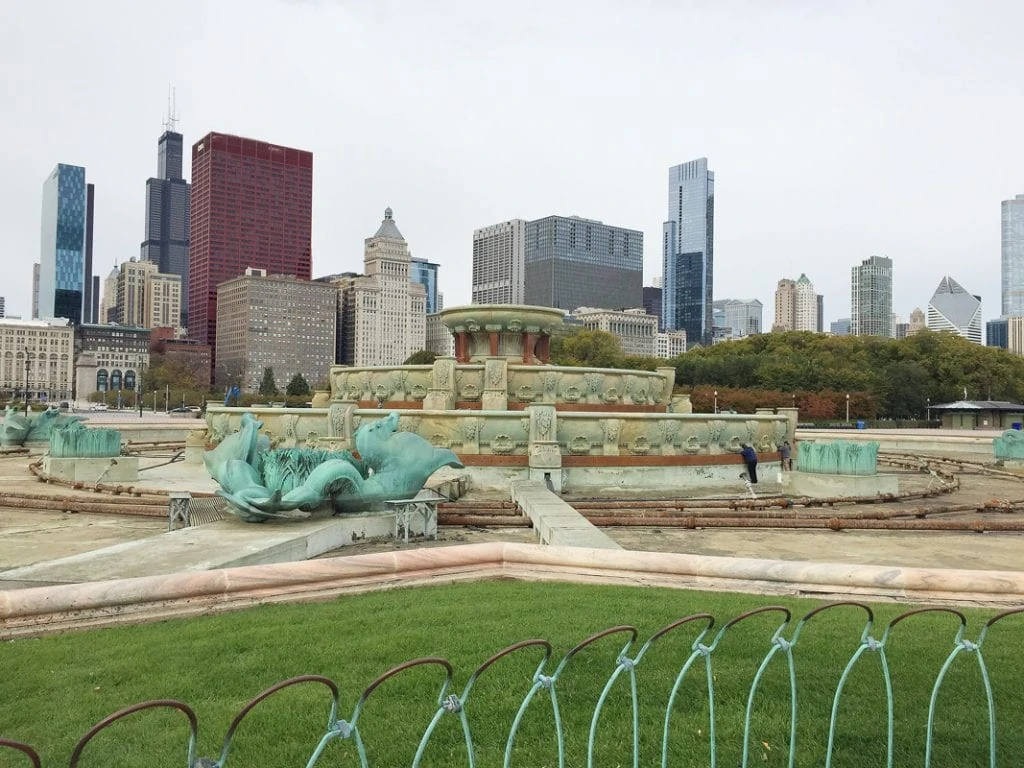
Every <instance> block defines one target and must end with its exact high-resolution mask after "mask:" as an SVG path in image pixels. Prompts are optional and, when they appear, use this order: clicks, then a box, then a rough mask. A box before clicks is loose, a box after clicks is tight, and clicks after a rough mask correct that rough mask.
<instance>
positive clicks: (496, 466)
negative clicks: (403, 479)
mask: <svg viewBox="0 0 1024 768" xmlns="http://www.w3.org/2000/svg"><path fill="white" fill-rule="evenodd" d="M562 317H563V313H562V311H561V310H557V309H551V308H547V307H532V306H521V305H471V306H465V307H456V308H452V309H447V310H444V311H443V312H442V313H441V319H442V322H444V324H445V325H446V326H447V328H448V329H449V330H450V331H451V332H452V334H453V336H454V337H455V352H456V354H455V355H454V356H452V357H440V358H438V359H437V360H435V361H434V363H433V364H432V365H391V366H375V367H350V366H344V365H335V366H332V367H331V369H330V385H331V392H330V400H329V404H328V405H327V407H325V408H250V409H246V408H235V407H225V406H222V405H219V404H217V403H212V402H211V403H210V404H209V405H208V406H207V412H206V423H207V434H206V442H207V444H208V445H210V446H215V445H217V444H219V443H220V442H221V441H222V440H224V439H225V438H227V437H228V436H229V435H231V434H233V433H234V432H237V431H238V430H239V429H240V427H241V418H242V415H243V414H244V413H246V412H250V413H251V414H252V417H253V418H255V419H256V420H258V421H260V422H262V424H263V427H262V430H263V431H262V432H261V434H262V435H263V436H265V438H266V440H267V442H268V444H269V446H270V447H272V448H296V447H304V448H312V449H325V450H332V451H342V450H348V451H356V452H358V449H357V446H356V434H357V432H358V430H359V428H360V427H361V426H364V425H367V424H372V423H374V422H377V421H379V420H380V419H383V418H394V419H395V429H396V430H397V432H399V433H401V432H409V433H412V434H415V435H419V436H420V437H422V438H424V439H425V440H426V441H428V442H429V443H430V444H431V445H432V446H434V447H435V448H447V449H450V450H451V451H453V452H454V453H455V454H456V455H457V456H458V459H459V461H460V462H461V463H462V464H464V465H465V470H464V471H465V472H466V473H468V475H469V477H470V481H471V484H472V485H473V487H475V488H484V489H493V490H505V491H507V490H508V488H509V483H510V481H512V480H516V479H527V478H528V479H535V480H541V481H545V482H547V483H549V484H550V486H551V487H552V488H553V489H554V490H556V491H572V492H585V493H611V492H615V491H623V490H630V491H634V490H645V491H652V492H657V491H660V492H668V491H678V489H679V488H680V487H683V486H685V487H687V488H688V489H691V490H696V489H707V490H715V489H722V488H734V487H735V486H736V484H737V477H738V475H739V471H740V468H741V466H740V457H739V451H740V448H741V446H742V444H743V443H750V444H751V445H753V446H754V447H755V448H756V450H757V452H758V454H759V455H760V456H761V461H762V465H766V466H765V470H766V471H771V470H772V463H773V462H774V463H777V462H778V454H777V451H778V446H779V445H781V444H782V442H783V441H784V440H789V441H790V442H793V440H794V431H795V427H796V409H791V408H780V409H778V411H779V412H778V413H776V412H775V411H774V410H773V409H758V411H757V412H756V413H754V414H720V413H717V414H694V413H692V412H691V411H692V408H691V407H690V403H689V396H688V395H673V385H674V382H675V369H673V368H671V367H663V368H658V369H657V370H656V371H642V370H619V369H608V368H574V367H566V366H556V365H551V364H549V363H548V360H549V352H550V338H551V335H552V333H553V332H555V331H556V330H557V329H558V328H559V327H560V326H561V324H562ZM389 414H394V415H393V416H389Z"/></svg>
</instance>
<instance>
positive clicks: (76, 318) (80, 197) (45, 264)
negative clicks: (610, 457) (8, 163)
mask: <svg viewBox="0 0 1024 768" xmlns="http://www.w3.org/2000/svg"><path fill="white" fill-rule="evenodd" d="M91 241H92V185H91V184H89V185H87V184H86V183H85V168H82V167H81V166H77V165H65V164H64V163H60V164H59V165H58V166H57V167H56V168H54V169H53V173H51V174H50V176H49V177H48V178H47V179H46V181H45V182H44V183H43V215H42V238H41V248H40V254H39V316H40V317H66V318H68V319H69V320H70V321H71V322H72V323H74V324H76V325H77V324H80V323H81V322H82V321H83V319H85V320H88V319H89V315H90V312H91V309H90V307H91V303H92V302H91V293H92V290H91V289H92V274H91V273H92V264H91V263H89V262H90V261H91V257H92V247H91V245H92V243H91Z"/></svg>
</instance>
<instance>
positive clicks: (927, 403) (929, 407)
mask: <svg viewBox="0 0 1024 768" xmlns="http://www.w3.org/2000/svg"><path fill="white" fill-rule="evenodd" d="M924 402H925V416H924V417H925V419H926V420H927V421H928V426H929V427H930V426H931V425H932V399H931V398H930V397H926V398H925V399H924Z"/></svg>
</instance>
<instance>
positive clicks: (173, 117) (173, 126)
mask: <svg viewBox="0 0 1024 768" xmlns="http://www.w3.org/2000/svg"><path fill="white" fill-rule="evenodd" d="M164 130H165V131H170V132H171V133H177V132H178V93H177V90H176V89H175V87H174V86H173V85H168V86H167V117H166V118H165V119H164Z"/></svg>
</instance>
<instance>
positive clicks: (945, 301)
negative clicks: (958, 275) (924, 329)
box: [928, 275, 981, 344]
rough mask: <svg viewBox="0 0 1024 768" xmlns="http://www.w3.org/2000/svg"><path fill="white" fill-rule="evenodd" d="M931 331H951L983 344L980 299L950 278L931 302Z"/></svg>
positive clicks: (940, 285)
mask: <svg viewBox="0 0 1024 768" xmlns="http://www.w3.org/2000/svg"><path fill="white" fill-rule="evenodd" d="M928 330H930V331H951V332H952V333H955V334H957V335H959V336H963V337H964V338H965V339H967V340H968V341H973V342H974V343H975V344H981V297H980V296H972V295H971V294H969V293H968V292H967V291H966V290H964V288H963V286H962V285H960V283H958V282H957V281H956V280H954V279H953V278H951V277H949V276H948V275H947V276H946V277H944V278H942V281H941V282H940V283H939V287H938V288H936V289H935V293H934V294H932V299H931V301H929V302H928Z"/></svg>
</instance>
